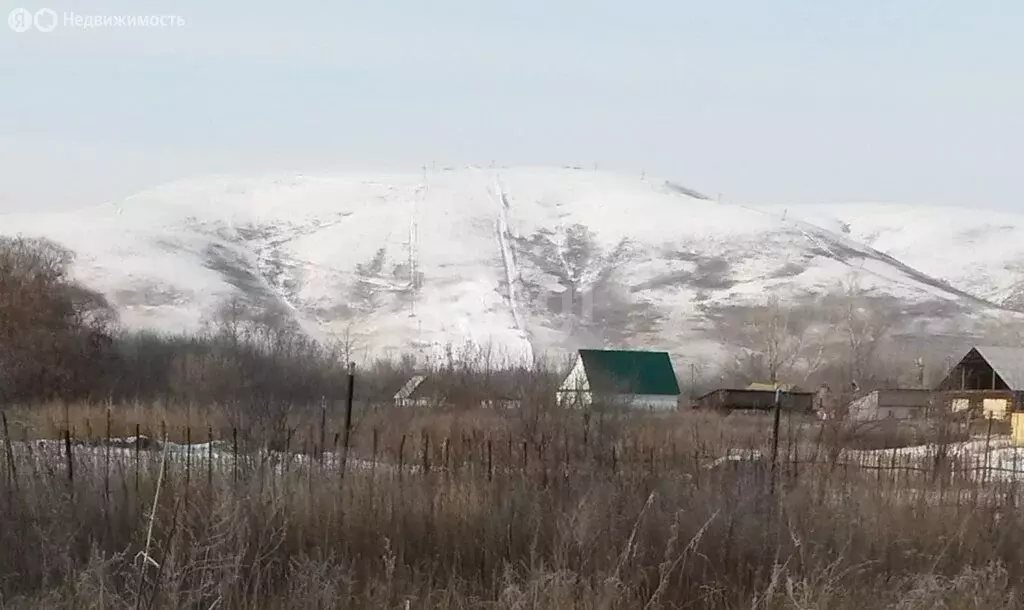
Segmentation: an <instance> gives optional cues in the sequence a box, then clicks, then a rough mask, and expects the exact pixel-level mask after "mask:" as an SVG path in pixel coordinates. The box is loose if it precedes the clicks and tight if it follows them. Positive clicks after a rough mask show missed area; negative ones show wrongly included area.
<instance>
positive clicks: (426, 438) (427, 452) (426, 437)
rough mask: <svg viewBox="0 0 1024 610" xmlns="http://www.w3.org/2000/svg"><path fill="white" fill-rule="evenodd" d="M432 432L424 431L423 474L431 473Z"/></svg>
mask: <svg viewBox="0 0 1024 610" xmlns="http://www.w3.org/2000/svg"><path fill="white" fill-rule="evenodd" d="M429 458H430V434H429V433H427V431H426V430H424V431H423V474H430V459H429Z"/></svg>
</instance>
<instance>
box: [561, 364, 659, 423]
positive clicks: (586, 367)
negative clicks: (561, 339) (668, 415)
mask: <svg viewBox="0 0 1024 610" xmlns="http://www.w3.org/2000/svg"><path fill="white" fill-rule="evenodd" d="M558 400H559V404H561V405H563V406H566V407H575V408H584V407H589V406H591V405H592V404H595V403H598V404H608V405H617V406H626V407H633V408H642V409H650V410H659V411H664V410H672V409H676V408H677V407H678V404H679V382H678V381H677V380H676V373H675V370H674V369H673V368H672V360H671V359H670V358H669V355H668V352H649V351H632V350H601V349H581V350H579V351H578V352H577V354H576V358H575V362H574V363H573V366H572V369H571V370H570V371H569V374H568V375H566V377H565V380H564V381H562V384H561V385H560V386H559V388H558Z"/></svg>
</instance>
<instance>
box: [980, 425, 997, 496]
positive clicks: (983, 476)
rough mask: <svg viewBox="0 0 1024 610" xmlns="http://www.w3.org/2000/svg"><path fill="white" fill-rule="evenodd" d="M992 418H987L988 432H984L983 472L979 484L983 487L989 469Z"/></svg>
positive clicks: (986, 480)
mask: <svg viewBox="0 0 1024 610" xmlns="http://www.w3.org/2000/svg"><path fill="white" fill-rule="evenodd" d="M993 419H994V418H992V417H991V416H990V417H989V418H988V430H987V431H986V432H985V470H984V471H983V472H982V473H981V484H982V485H984V484H986V483H987V482H988V468H989V458H988V455H989V443H991V442H992V420H993Z"/></svg>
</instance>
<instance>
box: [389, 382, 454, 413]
mask: <svg viewBox="0 0 1024 610" xmlns="http://www.w3.org/2000/svg"><path fill="white" fill-rule="evenodd" d="M427 380H428V377H427V376H426V375H413V376H412V377H410V378H409V381H407V382H405V385H403V386H402V387H401V389H399V390H398V391H397V392H395V395H394V403H395V406H396V407H399V408H405V407H430V406H435V405H436V404H437V403H438V401H439V400H441V399H442V398H443V397H442V396H440V395H439V393H438V392H437V391H435V390H436V389H437V388H435V387H433V386H434V384H431V383H428V381H427Z"/></svg>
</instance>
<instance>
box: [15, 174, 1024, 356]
mask: <svg viewBox="0 0 1024 610" xmlns="http://www.w3.org/2000/svg"><path fill="white" fill-rule="evenodd" d="M0 231H2V232H3V233H6V234H19V233H21V234H25V235H44V236H47V237H50V238H52V239H54V240H56V241H59V242H61V243H63V244H64V245H66V246H68V247H69V248H71V249H72V250H74V251H75V252H76V253H77V255H78V258H77V261H76V267H75V273H76V274H77V277H78V278H79V279H80V280H81V281H83V282H84V283H86V284H87V285H89V286H92V287H93V288H96V289H98V290H101V291H102V292H104V293H105V294H106V295H108V297H109V298H110V300H111V302H112V303H114V304H115V305H116V306H117V308H118V309H119V311H120V312H121V320H122V323H123V324H124V325H126V326H129V327H146V328H156V329H159V330H164V331H172V332H180V331H190V330H195V329H197V328H199V326H200V325H201V324H202V322H203V320H206V319H210V318H211V316H213V315H214V313H215V311H216V310H217V308H218V307H219V306H221V305H222V304H223V303H225V302H226V301H227V300H229V299H231V298H232V297H238V298H242V299H244V300H245V301H246V302H248V303H250V304H252V305H253V306H255V307H258V308H260V309H261V310H262V311H265V312H269V313H272V314H273V315H275V316H276V317H277V318H278V319H279V320H280V321H281V323H294V324H298V325H300V326H301V327H302V328H303V329H304V330H306V332H308V333H310V334H312V335H313V336H317V337H321V338H323V337H335V338H342V337H348V338H349V340H351V341H352V342H353V344H354V345H355V346H356V347H357V348H361V349H362V350H365V353H368V354H376V355H380V354H393V355H396V354H400V353H405V352H409V351H421V352H431V353H437V351H438V350H440V349H443V346H445V345H446V344H455V345H456V346H458V345H460V344H463V343H465V342H471V343H475V344H490V345H492V346H493V347H494V348H495V349H496V350H497V352H498V353H500V354H504V355H511V354H527V353H531V352H536V351H537V350H548V349H550V348H556V349H562V348H567V349H571V348H575V347H583V346H601V345H611V346H628V347H643V346H652V347H659V348H668V349H671V350H673V351H675V352H676V353H680V352H686V353H691V352H696V351H701V350H703V351H704V352H707V351H708V350H714V349H716V342H715V340H714V339H713V338H712V337H709V336H708V335H707V333H706V332H705V327H706V325H707V315H708V312H709V311H715V310H716V308H718V309H722V308H728V307H732V306H736V305H748V306H749V305H757V304H759V303H763V302H764V300H765V299H766V297H767V296H768V295H769V294H779V295H780V296H781V297H783V298H785V299H791V300H801V299H804V300H806V299H813V298H815V295H817V294H820V293H821V292H823V291H826V290H828V289H829V288H831V287H833V286H834V285H835V284H836V283H837V282H839V281H841V280H842V279H843V278H845V277H847V276H849V274H850V273H851V271H853V272H856V273H857V274H858V276H859V277H860V280H861V283H862V285H863V286H864V287H866V288H871V289H873V290H875V291H877V292H878V293H879V294H885V295H890V296H892V297H894V298H896V299H898V300H899V301H900V302H902V303H907V304H913V305H915V306H916V307H918V311H921V312H928V311H931V310H934V311H936V312H941V311H943V310H946V309H949V308H950V307H952V308H953V309H955V310H957V311H962V312H985V311H997V310H998V309H1000V308H1014V307H1016V306H1019V305H1024V288H1022V287H1024V284H1022V283H1021V282H1019V281H1018V275H1019V272H1018V269H1019V268H1018V267H1017V265H1019V264H1020V263H1021V262H1024V239H1021V237H1024V218H1018V217H1014V216H1008V215H1003V216H1000V217H998V218H993V216H992V215H978V216H976V217H971V218H968V219H967V220H966V221H965V220H964V219H963V218H961V217H960V216H959V215H957V216H954V214H953V211H947V210H945V209H942V208H902V207H884V208H883V207H881V206H875V207H856V206H854V207H835V206H816V207H806V208H793V209H790V210H786V211H783V210H781V209H775V208H763V209H758V208H752V207H745V206H739V205H732V204H726V203H718V202H715V201H711V200H708V199H706V198H704V197H702V196H701V195H700V194H699V193H697V192H694V191H691V190H689V189H686V188H683V187H680V186H676V185H673V184H671V183H668V182H664V181H653V180H651V181H647V180H642V179H640V178H639V177H632V176H622V175H616V174H608V173H601V172H594V171H585V170H576V169H551V168H512V169H482V168H460V169H452V170H444V171H429V172H423V173H415V174H401V175H327V176H305V175H287V176H260V177H238V176H230V177H219V178H204V179H199V180H194V181H185V182H180V183H174V184H170V185H167V186H163V187H160V188H157V189H153V190H151V191H146V192H143V193H140V194H138V195H135V196H133V197H130V198H128V199H127V200H125V201H123V202H120V203H118V204H114V205H111V204H107V205H103V206H96V207H92V208H88V209H83V210H78V211H75V212H70V213H62V214H48V215H20V216H14V215H8V216H0ZM922 315H924V314H922ZM936 315H939V314H936Z"/></svg>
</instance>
